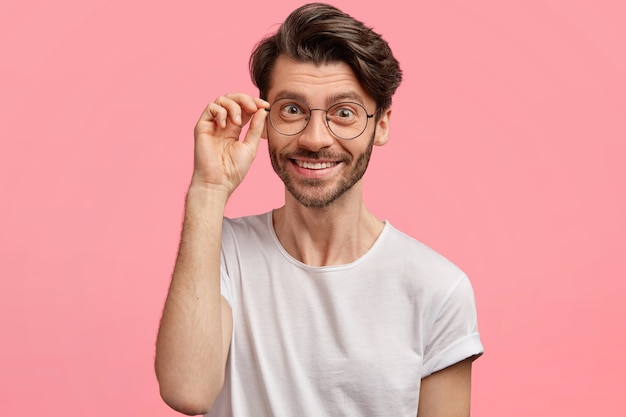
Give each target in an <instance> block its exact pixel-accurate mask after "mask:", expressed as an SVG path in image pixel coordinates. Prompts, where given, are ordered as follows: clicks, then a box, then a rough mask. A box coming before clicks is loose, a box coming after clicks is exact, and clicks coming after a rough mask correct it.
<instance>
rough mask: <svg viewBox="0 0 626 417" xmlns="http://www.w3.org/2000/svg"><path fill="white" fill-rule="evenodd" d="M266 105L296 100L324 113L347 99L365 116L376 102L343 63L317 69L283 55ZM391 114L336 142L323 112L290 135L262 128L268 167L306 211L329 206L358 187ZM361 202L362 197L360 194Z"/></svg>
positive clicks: (381, 141)
mask: <svg viewBox="0 0 626 417" xmlns="http://www.w3.org/2000/svg"><path fill="white" fill-rule="evenodd" d="M272 77H273V78H272V83H271V88H270V89H269V91H268V101H269V102H270V103H274V102H275V101H276V100H278V99H284V98H289V99H297V100H298V101H300V102H302V103H303V104H306V105H307V106H308V107H309V108H311V109H324V110H325V109H328V108H329V107H330V106H332V105H334V104H336V103H339V102H345V101H351V102H357V103H359V104H361V105H362V106H363V107H365V109H366V110H367V113H368V114H373V113H376V103H375V101H374V100H373V99H372V98H371V97H370V96H369V95H368V94H367V93H366V92H365V91H364V90H363V88H362V87H361V85H360V83H359V82H358V80H357V79H356V77H355V75H354V73H353V72H352V69H351V68H350V67H349V66H348V65H347V64H345V63H331V64H327V65H321V66H315V65H313V64H310V63H301V62H296V61H293V60H291V59H288V58H285V57H279V58H278V60H277V61H276V65H275V68H274V72H273V76H272ZM389 116H390V110H387V111H385V112H384V113H383V115H382V116H381V117H380V118H379V119H378V120H376V119H375V117H374V118H371V119H369V120H368V123H367V127H366V129H365V131H364V132H363V133H362V134H361V135H360V136H358V137H357V138H355V139H351V140H343V139H339V138H337V137H336V136H335V135H333V133H332V132H330V131H329V130H328V126H327V124H326V121H325V113H324V112H323V111H312V112H311V119H310V121H309V123H308V125H307V127H306V128H305V129H304V130H303V131H302V132H300V133H298V134H297V135H294V136H285V135H282V134H280V133H278V132H277V131H276V130H274V128H273V127H272V126H271V125H270V123H269V121H268V122H267V124H266V135H267V138H268V144H269V153H270V159H271V161H272V167H273V168H274V171H276V173H277V174H278V176H279V177H280V178H281V179H282V181H283V183H284V184H285V187H286V188H287V190H288V191H289V193H290V194H291V195H292V196H293V197H294V198H295V200H297V201H298V202H300V204H302V205H304V206H305V207H312V208H322V207H327V206H328V205H329V204H331V203H332V202H334V201H336V200H337V199H338V198H340V197H342V196H344V195H346V192H348V191H350V190H351V189H353V187H354V185H355V184H357V183H358V182H359V181H360V180H361V177H362V176H363V174H364V173H365V170H366V169H367V165H368V163H369V159H370V156H371V153H372V148H373V146H374V145H383V144H385V143H386V142H387V139H388V129H389ZM359 198H360V196H359Z"/></svg>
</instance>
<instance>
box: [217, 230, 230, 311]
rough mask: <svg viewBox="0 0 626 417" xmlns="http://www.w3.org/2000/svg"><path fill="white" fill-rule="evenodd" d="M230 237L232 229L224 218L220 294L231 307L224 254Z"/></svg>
mask: <svg viewBox="0 0 626 417" xmlns="http://www.w3.org/2000/svg"><path fill="white" fill-rule="evenodd" d="M231 237H232V229H231V226H230V223H229V219H228V218H224V222H223V225H222V250H221V253H220V293H221V295H222V297H224V298H225V299H226V301H228V304H230V305H231V306H232V305H233V296H232V287H231V283H230V276H229V275H228V263H227V261H226V254H225V250H224V246H228V245H229V244H230V240H231V239H230V238H231Z"/></svg>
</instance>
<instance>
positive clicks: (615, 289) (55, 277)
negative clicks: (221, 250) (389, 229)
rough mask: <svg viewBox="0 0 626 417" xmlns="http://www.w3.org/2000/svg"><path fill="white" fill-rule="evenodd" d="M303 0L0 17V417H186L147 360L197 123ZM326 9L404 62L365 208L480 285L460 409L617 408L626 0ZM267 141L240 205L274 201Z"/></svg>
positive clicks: (259, 206)
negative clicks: (478, 344) (167, 399)
mask: <svg viewBox="0 0 626 417" xmlns="http://www.w3.org/2000/svg"><path fill="white" fill-rule="evenodd" d="M37 3H38V4H37ZM299 4H300V3H297V2H289V1H265V2H260V1H255V2H250V1H249V2H243V3H242V2H222V3H218V2H211V1H178V2H157V1H122V0H117V1H113V0H110V1H106V0H93V1H78V0H74V1H71V0H61V1H57V2H44V1H40V2H33V1H23V2H16V1H14V2H4V3H3V5H2V6H0V91H1V93H0V138H1V141H2V142H1V147H0V192H1V196H2V204H1V205H0V276H1V281H0V330H1V334H2V336H1V342H0V415H2V416H20V415H32V414H33V413H41V414H44V415H48V416H79V415H89V416H147V415H150V416H175V415H177V414H176V413H174V412H173V411H171V410H169V409H168V408H167V406H166V405H164V404H163V403H162V402H161V400H160V398H159V395H158V388H157V384H156V380H155V377H154V374H153V370H152V362H153V356H154V340H155V335H156V331H157V326H158V320H159V317H160V312H161V307H162V305H163V301H164V297H165V295H166V291H167V287H168V283H169V274H170V272H171V270H172V265H173V262H174V258H175V255H176V247H177V239H178V235H179V229H180V223H181V218H182V208H183V198H184V194H185V190H186V186H187V183H188V181H189V178H190V173H191V168H192V129H193V126H194V124H195V121H196V119H197V117H198V115H199V114H200V112H201V110H202V108H203V107H204V105H205V104H206V103H207V102H209V101H212V100H213V99H215V97H216V96H218V95H220V94H223V93H227V92H235V91H244V92H249V93H252V94H255V93H256V91H255V90H254V88H253V87H252V84H251V83H250V81H249V78H248V74H247V59H248V55H249V52H250V50H251V48H252V46H253V45H254V43H255V42H256V41H257V40H258V39H259V38H260V37H261V36H262V35H264V34H266V33H269V32H271V31H273V30H274V29H275V27H276V26H275V24H276V23H278V22H280V21H281V20H282V19H283V18H284V17H285V16H286V15H287V13H288V11H290V10H291V9H292V8H294V7H295V6H297V5H299ZM335 4H336V5H338V6H340V7H341V8H343V9H344V10H345V11H347V12H349V13H352V14H353V15H355V16H356V17H358V18H359V19H361V20H363V21H365V22H366V23H367V24H369V25H371V26H374V28H375V29H376V30H378V31H380V32H381V33H382V34H383V35H384V36H385V37H386V38H387V39H388V41H389V42H390V43H391V45H392V47H393V48H394V51H395V53H396V55H397V57H398V58H399V60H400V61H401V63H402V66H403V68H404V71H405V82H404V84H403V85H402V86H401V87H400V90H399V91H398V93H397V96H396V97H395V102H394V104H395V107H394V113H393V127H392V139H391V141H390V143H389V144H388V145H387V146H385V147H382V148H377V149H376V150H375V153H374V156H373V160H372V164H371V167H370V171H369V172H368V174H367V175H366V198H367V201H368V202H369V205H370V207H371V208H372V209H373V210H374V212H375V213H377V215H379V216H380V217H382V218H387V219H389V220H390V221H391V222H392V224H394V225H395V226H397V227H398V228H400V229H402V230H405V231H406V232H408V233H410V234H412V235H413V236H415V237H417V238H418V239H420V240H422V241H424V242H426V243H428V244H429V245H431V246H432V247H434V248H435V249H437V250H439V251H441V252H442V253H444V254H445V255H447V256H448V257H449V258H451V259H452V260H453V261H455V262H456V263H457V264H458V265H459V266H460V267H462V268H463V269H464V270H465V271H466V272H467V273H468V274H469V275H470V277H471V279H472V281H473V284H474V287H475V291H476V298H477V302H478V310H479V320H480V330H481V333H482V337H483V341H484V344H485V347H486V351H487V353H486V354H485V355H484V356H483V358H481V359H480V360H479V361H478V362H477V363H476V364H475V367H474V385H473V415H475V416H481V417H485V416H494V417H495V416H498V417H500V416H520V417H521V416H524V417H527V416H565V415H567V416H589V415H612V416H622V415H625V414H626V405H625V403H624V401H623V394H624V387H625V384H624V376H625V375H626V365H624V360H623V355H624V351H625V350H624V348H625V346H624V345H625V343H624V342H625V339H626V332H625V331H624V318H625V315H626V303H625V302H624V292H625V290H626V284H625V281H626V280H625V278H626V277H625V274H624V270H625V268H624V266H625V265H624V253H623V252H624V250H625V249H626V219H625V213H626V197H625V195H624V194H625V193H624V188H625V187H624V182H625V179H626V169H625V168H624V164H623V160H624V157H625V156H626V99H625V97H626V54H625V53H624V45H626V30H625V29H624V28H625V26H624V22H623V19H624V15H625V12H626V11H625V10H624V6H623V5H622V2H620V1H617V0H615V1H599V2H597V1H591V0H587V1H571V0H569V1H567V0H560V1H538V0H517V1H501V0H489V1H488V0H479V1H476V2H464V1H452V0H442V1H437V2H419V3H416V4H415V3H413V2H411V1H406V0H387V1H384V2H367V1H362V0H358V1H356V0H343V1H337V2H336V3H335ZM261 146H262V147H263V149H262V150H261V151H260V156H259V158H258V161H256V163H255V164H254V165H253V168H252V171H251V173H250V175H249V177H248V178H247V180H246V182H245V183H244V184H243V185H242V187H241V188H240V189H239V190H238V191H237V192H236V193H235V195H234V197H233V199H232V200H231V202H230V205H229V207H228V212H229V214H230V215H240V214H247V213H256V212H260V211H263V210H268V209H270V208H273V207H277V206H279V205H280V204H281V203H282V188H281V184H280V183H279V181H278V180H277V179H276V178H275V177H274V174H273V172H272V170H271V168H270V165H269V162H268V159H267V157H266V151H265V143H262V145H261Z"/></svg>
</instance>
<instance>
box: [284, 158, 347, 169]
mask: <svg viewBox="0 0 626 417" xmlns="http://www.w3.org/2000/svg"><path fill="white" fill-rule="evenodd" d="M293 161H294V163H295V164H296V165H297V166H299V167H300V168H305V169H326V168H330V167H334V166H335V165H337V162H310V161H300V160H297V159H294V160H293Z"/></svg>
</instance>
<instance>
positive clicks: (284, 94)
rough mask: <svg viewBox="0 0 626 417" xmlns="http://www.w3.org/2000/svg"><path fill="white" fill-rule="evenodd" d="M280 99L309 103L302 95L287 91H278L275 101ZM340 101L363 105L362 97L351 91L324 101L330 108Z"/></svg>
mask: <svg viewBox="0 0 626 417" xmlns="http://www.w3.org/2000/svg"><path fill="white" fill-rule="evenodd" d="M281 98H290V99H295V100H298V101H301V102H303V103H306V104H307V105H308V103H309V101H308V100H307V97H306V96H305V95H304V94H301V93H296V92H295V91H288V90H283V91H279V92H278V93H277V94H276V100H278V99H281ZM341 101H356V102H357V103H359V104H362V105H365V103H364V101H363V97H361V95H360V94H357V93H355V92H352V91H346V92H339V93H334V94H332V95H330V96H328V98H327V99H326V105H328V106H332V105H333V104H335V103H339V102H341Z"/></svg>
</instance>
